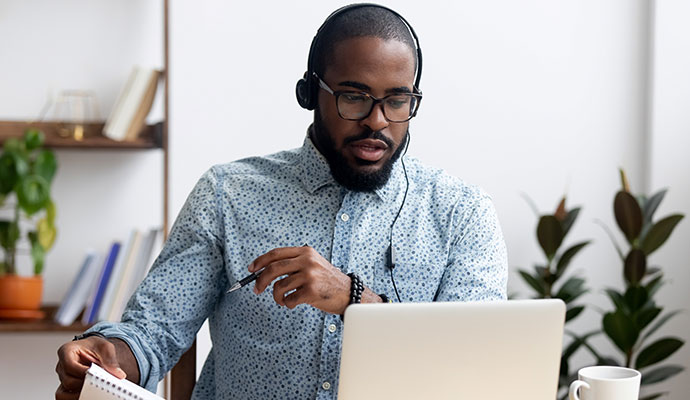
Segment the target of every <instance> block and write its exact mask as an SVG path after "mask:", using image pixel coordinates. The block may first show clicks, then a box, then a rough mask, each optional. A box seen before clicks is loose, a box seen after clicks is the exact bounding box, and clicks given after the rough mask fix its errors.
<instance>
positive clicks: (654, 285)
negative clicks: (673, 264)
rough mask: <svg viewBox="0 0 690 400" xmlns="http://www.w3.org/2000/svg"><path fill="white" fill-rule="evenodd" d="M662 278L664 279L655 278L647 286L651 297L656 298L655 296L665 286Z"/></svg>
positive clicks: (661, 276)
mask: <svg viewBox="0 0 690 400" xmlns="http://www.w3.org/2000/svg"><path fill="white" fill-rule="evenodd" d="M649 269H651V268H649ZM649 269H648V271H649ZM661 278H663V275H659V276H657V277H655V278H654V279H652V280H651V281H649V283H648V284H647V285H646V286H645V288H647V294H648V295H649V297H654V294H655V293H656V292H657V291H658V290H659V289H660V288H661V286H663V284H664V282H663V281H662V280H661Z"/></svg>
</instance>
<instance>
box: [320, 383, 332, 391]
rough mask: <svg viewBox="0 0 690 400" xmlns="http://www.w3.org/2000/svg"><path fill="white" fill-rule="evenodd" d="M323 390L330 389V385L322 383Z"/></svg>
mask: <svg viewBox="0 0 690 400" xmlns="http://www.w3.org/2000/svg"><path fill="white" fill-rule="evenodd" d="M321 387H322V388H323V390H329V389H330V388H331V384H330V383H329V382H324V383H323V385H321Z"/></svg>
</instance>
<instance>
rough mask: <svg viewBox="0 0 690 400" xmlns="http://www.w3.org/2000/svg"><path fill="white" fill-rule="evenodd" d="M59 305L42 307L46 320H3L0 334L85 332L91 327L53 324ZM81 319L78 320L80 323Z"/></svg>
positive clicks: (77, 323)
mask: <svg viewBox="0 0 690 400" xmlns="http://www.w3.org/2000/svg"><path fill="white" fill-rule="evenodd" d="M57 309H58V306H57V305H45V306H43V307H41V311H43V312H44V313H45V314H46V316H45V319H41V320H35V321H12V320H3V321H1V322H0V333H30V332H83V331H85V330H87V329H88V328H89V327H90V326H91V325H84V324H82V323H79V322H75V323H73V324H70V325H66V326H62V325H59V324H56V323H55V322H53V316H54V315H55V312H56V311H57ZM79 320H80V318H77V321H79Z"/></svg>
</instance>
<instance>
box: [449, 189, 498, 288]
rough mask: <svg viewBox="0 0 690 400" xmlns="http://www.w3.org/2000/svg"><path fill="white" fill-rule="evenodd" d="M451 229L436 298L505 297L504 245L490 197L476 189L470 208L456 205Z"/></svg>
mask: <svg viewBox="0 0 690 400" xmlns="http://www.w3.org/2000/svg"><path fill="white" fill-rule="evenodd" d="M451 232H452V233H453V234H452V236H451V245H450V250H449V255H448V264H447V266H446V269H445V271H444V274H443V277H442V279H441V284H440V287H439V291H438V295H437V296H436V300H437V301H488V300H504V299H506V291H507V282H508V260H507V253H506V246H505V242H504V240H503V233H502V231H501V227H500V225H499V222H498V216H497V215H496V210H495V208H494V206H493V203H492V202H491V198H490V197H489V196H488V195H487V194H485V193H483V192H480V195H479V198H478V199H477V201H475V202H474V204H473V206H472V207H469V208H466V207H462V206H461V205H460V203H458V204H456V206H455V208H454V209H453V212H452V217H451Z"/></svg>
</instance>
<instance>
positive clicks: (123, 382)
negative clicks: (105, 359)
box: [79, 364, 165, 400]
mask: <svg viewBox="0 0 690 400" xmlns="http://www.w3.org/2000/svg"><path fill="white" fill-rule="evenodd" d="M111 399H117V400H165V399H164V398H163V397H160V396H158V395H156V394H153V393H151V392H149V391H148V390H146V389H144V388H143V387H141V386H138V385H136V384H134V383H132V382H130V381H128V380H127V379H120V378H118V377H116V376H114V375H112V374H110V373H109V372H108V371H106V370H104V369H103V368H101V367H99V366H98V365H96V364H91V366H90V367H89V369H88V370H87V371H86V377H85V378H84V386H83V387H82V389H81V394H80V395H79V400H111Z"/></svg>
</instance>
